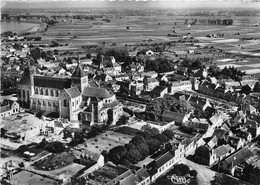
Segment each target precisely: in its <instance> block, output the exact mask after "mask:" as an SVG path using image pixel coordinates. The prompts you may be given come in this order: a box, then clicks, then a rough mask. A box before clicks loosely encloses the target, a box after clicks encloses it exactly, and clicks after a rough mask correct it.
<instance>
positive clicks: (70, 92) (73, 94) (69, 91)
mask: <svg viewBox="0 0 260 185" xmlns="http://www.w3.org/2000/svg"><path fill="white" fill-rule="evenodd" d="M65 91H66V92H67V94H68V95H69V96H70V97H71V98H75V97H78V96H80V95H81V93H80V91H79V89H78V88H77V87H71V88H69V89H65Z"/></svg>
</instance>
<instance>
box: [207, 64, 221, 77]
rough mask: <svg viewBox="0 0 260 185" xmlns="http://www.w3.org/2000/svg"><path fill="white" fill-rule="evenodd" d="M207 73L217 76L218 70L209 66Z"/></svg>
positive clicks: (215, 66)
mask: <svg viewBox="0 0 260 185" xmlns="http://www.w3.org/2000/svg"><path fill="white" fill-rule="evenodd" d="M208 72H209V73H211V74H212V76H218V74H219V72H220V68H219V67H218V66H217V65H211V66H210V67H209V69H208Z"/></svg>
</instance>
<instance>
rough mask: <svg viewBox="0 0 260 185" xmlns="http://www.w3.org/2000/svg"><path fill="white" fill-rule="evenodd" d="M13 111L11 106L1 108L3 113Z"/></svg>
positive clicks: (0, 110)
mask: <svg viewBox="0 0 260 185" xmlns="http://www.w3.org/2000/svg"><path fill="white" fill-rule="evenodd" d="M9 110H11V108H10V106H9V105H5V106H1V107H0V112H1V113H3V112H6V111H9Z"/></svg>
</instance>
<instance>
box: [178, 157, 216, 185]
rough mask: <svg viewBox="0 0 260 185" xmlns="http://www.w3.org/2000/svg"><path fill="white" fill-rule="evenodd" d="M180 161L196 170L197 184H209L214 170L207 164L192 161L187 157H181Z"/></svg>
mask: <svg viewBox="0 0 260 185" xmlns="http://www.w3.org/2000/svg"><path fill="white" fill-rule="evenodd" d="M182 162H183V163H184V164H186V165H188V166H189V167H190V168H192V169H194V170H196V171H197V172H198V175H197V178H198V184H199V185H209V184H210V181H212V180H213V178H214V176H215V172H214V171H212V170H211V169H209V168H208V167H207V166H205V165H200V164H197V163H194V162H192V161H190V160H188V159H183V160H182Z"/></svg>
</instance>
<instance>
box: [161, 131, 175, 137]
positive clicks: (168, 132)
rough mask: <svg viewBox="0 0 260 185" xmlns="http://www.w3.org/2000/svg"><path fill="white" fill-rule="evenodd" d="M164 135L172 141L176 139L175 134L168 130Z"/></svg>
mask: <svg viewBox="0 0 260 185" xmlns="http://www.w3.org/2000/svg"><path fill="white" fill-rule="evenodd" d="M162 134H163V135H165V136H167V137H168V138H169V139H172V138H173V137H174V133H173V131H172V130H169V129H166V130H165V131H163V132H162Z"/></svg>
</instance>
